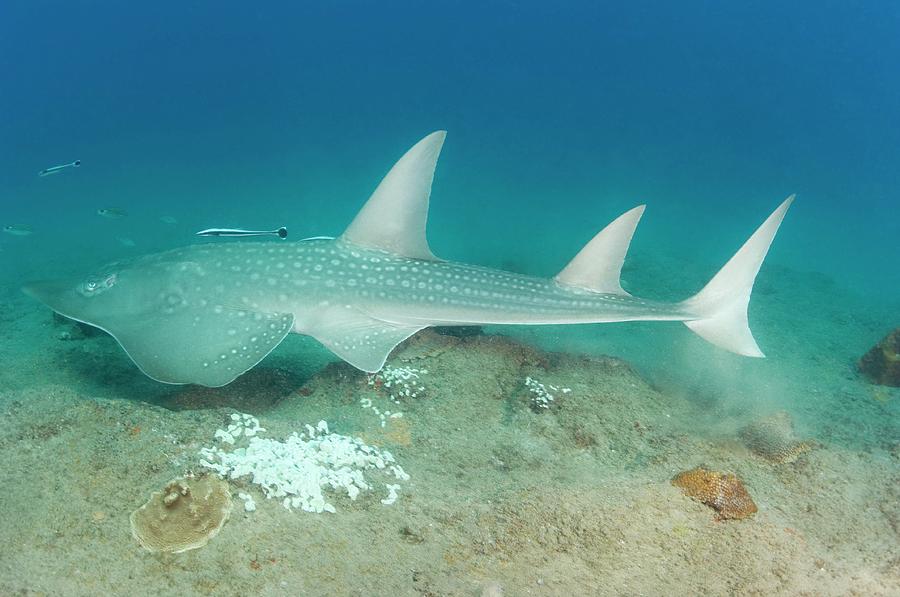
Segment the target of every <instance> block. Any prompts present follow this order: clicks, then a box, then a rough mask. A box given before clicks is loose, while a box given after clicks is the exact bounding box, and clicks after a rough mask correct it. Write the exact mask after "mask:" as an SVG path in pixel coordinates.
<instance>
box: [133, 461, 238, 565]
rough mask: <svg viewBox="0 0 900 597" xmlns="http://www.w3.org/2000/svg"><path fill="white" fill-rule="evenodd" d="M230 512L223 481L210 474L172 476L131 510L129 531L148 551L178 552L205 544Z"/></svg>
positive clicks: (220, 526) (226, 489)
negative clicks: (146, 499) (147, 498)
mask: <svg viewBox="0 0 900 597" xmlns="http://www.w3.org/2000/svg"><path fill="white" fill-rule="evenodd" d="M229 514H231V492H229V491H228V483H226V482H225V481H222V480H221V479H219V478H218V477H214V476H212V475H205V476H201V477H186V478H180V479H174V480H172V481H169V483H168V484H166V486H165V488H164V489H163V490H162V491H157V492H156V493H154V494H153V495H151V496H150V500H149V501H148V502H147V503H146V504H144V505H143V506H141V507H140V508H138V509H137V510H135V511H134V512H132V514H131V533H132V535H134V538H135V539H137V540H138V543H140V544H141V545H142V546H144V547H145V548H147V549H149V550H150V551H167V552H172V553H181V552H183V551H187V550H189V549H197V548H198V547H203V546H204V545H206V543H207V542H208V541H209V540H210V539H211V538H212V537H215V536H216V535H217V534H218V532H219V531H220V530H221V528H222V526H223V525H224V524H225V521H226V520H228V515H229Z"/></svg>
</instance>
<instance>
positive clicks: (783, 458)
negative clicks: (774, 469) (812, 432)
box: [739, 410, 812, 464]
mask: <svg viewBox="0 0 900 597" xmlns="http://www.w3.org/2000/svg"><path fill="white" fill-rule="evenodd" d="M739 435H740V437H741V440H742V441H743V442H744V445H745V446H747V448H748V449H749V450H750V451H751V452H753V453H754V454H756V455H757V456H762V457H763V458H765V459H766V460H771V461H772V462H777V463H779V464H786V463H789V462H794V461H795V460H797V458H798V457H799V456H800V455H801V454H803V453H804V452H807V451H809V450H810V449H812V444H810V442H803V441H798V440H797V438H796V436H795V435H794V423H793V421H791V415H790V414H788V413H787V412H785V411H783V410H782V411H778V412H776V413H774V414H772V415H769V416H768V417H764V418H762V419H759V420H757V421H754V422H753V423H750V424H749V425H747V426H746V427H744V428H743V429H741V431H740V434H739Z"/></svg>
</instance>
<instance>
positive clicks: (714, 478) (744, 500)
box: [672, 466, 756, 520]
mask: <svg viewBox="0 0 900 597" xmlns="http://www.w3.org/2000/svg"><path fill="white" fill-rule="evenodd" d="M672 485H674V486H675V487H680V488H681V490H682V491H683V492H684V494H685V495H686V496H688V497H691V498H694V499H695V500H698V501H699V502H701V503H703V504H706V505H707V506H709V507H710V508H712V509H713V510H715V511H716V512H717V513H718V515H717V517H716V518H718V519H719V520H728V519H733V520H740V519H742V518H747V517H748V516H751V515H752V514H754V513H755V512H756V504H755V503H754V502H753V498H751V497H750V494H749V493H747V489H746V488H745V487H744V484H743V483H742V482H741V480H740V479H738V478H737V476H736V475H733V474H731V473H719V472H716V471H710V470H706V469H705V468H703V467H700V466H698V467H697V468H694V469H691V470H689V471H684V472H682V473H678V474H677V475H675V478H673V479H672Z"/></svg>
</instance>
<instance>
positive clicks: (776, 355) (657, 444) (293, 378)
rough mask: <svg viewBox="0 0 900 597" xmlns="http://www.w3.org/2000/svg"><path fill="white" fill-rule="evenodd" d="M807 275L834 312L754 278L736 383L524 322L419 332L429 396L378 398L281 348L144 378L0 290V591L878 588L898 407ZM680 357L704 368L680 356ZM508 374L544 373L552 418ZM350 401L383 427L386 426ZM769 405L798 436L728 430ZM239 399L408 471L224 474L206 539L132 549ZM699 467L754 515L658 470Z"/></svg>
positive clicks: (891, 579) (278, 426) (830, 297)
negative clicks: (141, 515)
mask: <svg viewBox="0 0 900 597" xmlns="http://www.w3.org/2000/svg"><path fill="white" fill-rule="evenodd" d="M782 275H784V276H787V274H785V273H783V272H782ZM795 282H796V283H797V284H800V283H801V282H802V285H803V286H804V288H806V289H807V291H808V289H809V288H810V280H809V279H806V278H804V279H802V280H800V281H799V282H797V281H796V280H795ZM787 286H788V287H789V286H790V285H787ZM812 286H813V290H814V292H813V297H814V298H813V299H809V300H811V301H814V300H815V296H820V298H821V299H822V304H823V305H824V304H826V303H827V304H829V305H836V304H838V303H840V304H841V311H840V313H839V312H838V309H837V307H836V306H835V307H834V309H835V312H834V313H828V312H826V313H824V314H823V313H822V311H821V309H818V310H814V309H811V308H809V306H808V305H802V304H801V305H799V306H798V305H797V300H796V297H791V296H789V295H786V294H785V292H786V291H780V293H778V292H772V293H767V292H766V289H765V285H763V288H762V292H761V295H762V298H761V306H760V307H759V312H760V313H761V314H762V315H760V319H765V318H767V317H768V318H770V320H769V324H768V325H769V327H768V328H765V329H767V330H768V333H769V343H770V346H771V350H770V353H771V355H772V358H770V359H769V360H768V362H766V363H764V364H762V365H758V366H757V365H753V366H752V367H751V369H750V370H749V372H746V371H745V372H743V373H741V374H734V375H723V373H722V372H723V370H727V371H730V370H731V368H733V367H735V366H739V367H745V366H744V365H733V364H732V363H736V362H738V361H739V360H735V359H733V358H732V357H730V355H729V356H726V357H720V356H718V353H717V352H716V351H715V350H714V349H707V348H706V347H704V346H703V345H702V343H701V342H699V341H697V340H694V339H693V338H691V337H690V336H689V334H688V333H687V332H685V331H683V330H681V329H677V330H676V329H675V328H673V327H664V328H661V330H660V331H654V332H643V333H646V334H660V335H661V339H660V342H661V343H662V345H663V346H667V345H668V344H667V342H669V340H670V339H671V342H672V343H679V342H684V343H686V345H687V346H688V349H687V350H686V351H681V352H679V353H678V354H675V353H674V352H673V354H672V355H671V358H669V359H667V360H663V362H662V365H661V366H660V367H658V368H656V369H653V370H651V369H650V368H649V367H645V366H644V364H643V363H639V361H640V359H631V358H628V360H627V361H626V360H620V359H618V358H611V357H603V356H582V355H581V354H579V352H588V351H587V350H586V348H585V347H586V346H587V345H588V344H589V343H588V340H587V339H586V338H588V334H590V335H596V334H597V333H598V332H597V331H596V330H597V328H596V327H594V326H585V328H583V330H584V331H581V332H574V335H573V336H572V337H571V338H570V339H569V340H568V341H567V342H568V343H569V346H567V347H566V352H565V353H561V352H546V351H544V350H542V349H539V348H536V347H535V346H536V345H538V344H544V345H548V344H549V345H553V346H559V343H558V342H557V343H554V338H549V339H547V338H548V337H544V341H542V340H541V337H539V336H535V335H534V334H536V333H537V334H539V333H540V332H536V331H533V330H512V331H511V332H510V333H512V334H513V335H515V336H517V337H518V339H513V338H511V337H508V336H501V335H496V334H494V333H493V332H495V331H500V330H488V331H489V332H490V333H488V334H473V335H469V336H462V337H461V336H455V335H443V334H438V333H435V332H433V331H426V332H423V333H421V334H419V335H417V336H416V337H415V338H413V339H411V340H410V341H408V342H407V343H406V344H404V345H403V346H401V347H400V348H399V349H398V350H397V351H395V353H394V354H393V355H392V357H391V359H390V361H389V364H390V365H391V366H393V367H410V368H414V369H418V370H427V373H423V374H421V376H420V379H419V381H420V382H421V384H422V386H424V387H425V391H424V392H423V393H421V395H419V396H417V397H415V398H403V399H401V401H400V402H401V404H399V405H397V404H394V403H392V402H390V401H389V399H388V391H387V390H386V389H385V388H384V387H379V385H378V384H376V385H372V384H369V383H368V380H367V377H366V376H365V375H364V374H362V373H360V372H358V371H356V370H354V369H352V368H351V367H349V366H347V365H345V364H343V363H329V362H328V359H329V356H328V355H327V354H326V353H325V352H324V350H322V349H320V348H318V347H317V346H316V345H315V344H314V343H312V342H311V341H305V340H303V339H300V338H291V339H289V341H288V342H286V344H285V345H284V346H282V347H280V348H279V350H277V351H276V352H275V353H274V354H273V355H272V356H270V357H269V358H268V359H266V361H264V363H263V364H262V365H260V366H259V367H258V368H257V369H255V370H253V371H251V372H250V373H248V374H247V375H245V376H244V377H242V378H241V379H239V380H238V381H237V382H235V383H234V384H232V385H230V386H227V387H225V388H220V389H203V388H196V387H173V386H163V385H161V384H156V383H154V382H152V381H150V380H147V379H146V378H144V377H143V376H141V374H140V373H139V372H138V371H137V370H136V369H135V368H134V367H133V365H131V363H130V361H128V359H127V357H126V356H125V355H124V354H123V353H122V352H121V350H120V349H119V348H118V346H117V345H116V344H115V342H114V341H112V339H110V338H108V337H106V336H104V335H98V336H86V337H84V336H82V332H81V330H80V329H79V328H77V327H75V326H73V325H72V324H69V323H65V322H59V321H54V319H53V318H52V317H51V315H50V313H49V312H47V311H46V310H44V309H42V308H41V307H40V306H39V305H37V304H33V303H31V302H28V301H27V299H25V298H20V297H18V296H17V295H14V294H13V293H12V292H11V291H10V293H9V295H8V301H9V305H10V309H9V310H7V311H5V312H4V313H3V315H2V318H0V327H2V336H3V338H4V343H3V346H2V347H0V357H2V360H3V367H2V370H0V421H2V431H0V446H2V449H3V458H2V461H0V485H2V487H3V498H2V501H0V594H3V595H100V594H104V595H192V594H196V595H242V596H243V595H332V596H333V595H360V596H363V595H432V596H438V595H481V594H483V592H484V593H485V594H488V593H489V594H497V593H490V591H496V590H498V588H500V587H502V590H503V594H505V595H662V594H672V595H860V596H863V595H865V596H876V595H898V594H900V548H898V545H900V536H898V535H900V425H898V414H900V413H898V410H900V406H898V405H900V400H897V397H898V391H897V390H896V389H888V388H876V387H873V386H870V385H868V384H867V383H866V382H865V381H864V380H862V379H860V378H859V377H858V376H857V375H856V374H855V372H854V370H853V357H852V355H854V354H861V352H862V351H863V350H864V349H865V348H866V347H867V344H869V343H871V342H873V341H875V340H877V339H878V337H879V336H880V335H882V334H883V333H886V332H887V331H889V329H890V327H891V325H896V324H897V322H890V321H883V320H880V319H878V317H877V316H876V314H874V313H872V312H868V314H867V315H865V316H862V315H860V316H858V317H851V316H847V315H846V313H847V311H848V305H847V301H844V302H843V303H841V301H836V300H835V299H834V292H835V291H834V289H833V288H830V287H828V285H827V284H826V283H824V282H822V287H820V288H818V289H816V288H815V284H813V285H812ZM781 287H782V288H784V286H783V285H782V286H781ZM816 293H818V294H816ZM848 300H849V299H848ZM849 308H850V309H852V308H854V305H852V303H851V305H850V307H849ZM841 313H843V315H841ZM754 315H756V313H754ZM629 329H630V328H624V332H622V331H620V332H614V333H613V334H615V333H619V334H620V335H622V334H624V333H625V332H628V330H629ZM773 330H774V331H773ZM842 337H843V338H852V340H849V341H847V340H841V338H842ZM523 338H524V341H523ZM578 338H584V339H585V340H584V342H583V345H581V344H579V340H578ZM610 338H611V339H609V341H610V342H613V341H614V340H615V335H613V336H611V337H610ZM772 345H774V346H772ZM623 347H624V348H623V351H624V353H625V354H626V356H627V354H628V346H627V345H623ZM582 348H585V350H579V349H582ZM698 355H701V356H699V357H698ZM702 355H706V356H705V358H704V357H703V356H702ZM689 358H700V359H701V360H703V362H702V363H698V365H697V366H696V367H695V368H692V369H691V371H687V370H686V364H685V363H687V362H688V361H687V359H689ZM720 358H721V359H723V360H718V359H720ZM635 362H637V364H635ZM753 367H757V368H753ZM528 377H531V378H533V379H535V380H538V381H539V382H540V383H543V384H544V385H545V386H546V387H550V386H554V387H555V388H559V390H554V391H553V393H554V400H553V401H552V403H550V404H549V407H548V408H542V407H541V405H540V404H537V403H535V401H534V394H533V393H531V392H530V391H529V390H528V388H527V387H526V385H525V380H526V378H528ZM698 379H702V380H705V381H698ZM723 379H726V380H727V383H723V382H722V380H723ZM562 388H566V389H568V390H570V391H568V392H563V391H562ZM748 396H750V397H751V398H752V396H764V398H759V399H757V400H753V399H751V398H748ZM363 398H368V399H370V400H371V401H372V403H373V404H375V405H376V406H378V407H379V408H380V409H381V410H382V411H383V410H386V409H393V410H394V411H402V412H403V417H402V418H396V419H390V418H389V419H388V420H387V422H386V424H385V426H384V427H382V426H381V423H380V419H379V417H378V416H377V415H376V414H375V413H374V411H373V410H372V409H367V408H363V407H362V406H361V405H360V400H361V399H363ZM777 410H787V411H789V412H790V413H791V415H792V416H793V419H794V421H795V423H796V428H797V429H796V430H797V434H798V437H802V438H804V439H808V440H810V441H811V442H812V445H813V449H811V450H810V451H808V452H805V453H803V454H802V455H801V456H800V457H799V458H798V459H797V460H796V461H794V462H791V463H786V464H778V463H775V462H772V461H770V460H767V459H765V458H762V457H760V456H759V455H757V454H754V453H753V452H752V451H751V450H749V449H748V447H747V446H746V445H745V444H744V443H743V442H742V441H741V438H740V435H739V433H738V430H739V429H740V428H742V427H743V426H744V425H746V424H747V423H749V422H751V421H754V420H758V419H759V418H760V417H763V416H766V415H767V414H770V413H771V412H775V411H777ZM234 412H243V413H249V414H252V415H254V416H256V417H258V418H259V420H260V423H261V424H262V425H263V427H265V428H267V430H268V431H267V437H272V438H283V437H286V436H287V435H289V434H290V433H291V432H293V431H300V430H302V428H303V425H304V424H313V425H315V424H316V422H318V421H320V420H325V421H327V422H328V423H329V425H330V427H331V429H332V430H333V431H336V432H338V433H341V434H345V435H350V436H354V437H360V438H362V439H363V440H364V441H365V442H367V443H368V444H370V445H374V446H378V447H380V448H383V449H388V450H390V451H391V452H392V453H393V454H394V456H395V457H396V459H397V461H398V462H399V463H400V464H402V466H403V468H404V469H405V470H406V472H408V473H409V474H410V476H411V479H410V480H409V481H408V482H405V483H403V484H402V487H401V489H400V492H399V498H398V500H397V501H396V503H394V504H392V505H383V504H382V503H381V499H382V498H383V497H384V495H383V494H384V492H383V491H381V490H377V491H376V490H373V491H371V492H364V493H363V494H362V495H361V496H360V497H359V498H357V499H356V500H350V499H348V498H347V497H346V496H340V495H334V496H332V498H331V499H332V502H333V503H334V505H335V506H336V509H337V512H336V513H334V514H328V513H324V514H311V513H307V512H303V511H299V510H288V509H286V508H284V507H283V506H282V504H281V503H280V502H279V501H276V500H267V499H265V497H264V496H263V495H262V493H261V492H260V491H259V490H258V488H256V487H255V486H253V485H252V484H250V483H249V481H248V480H246V479H245V480H237V481H231V484H232V492H233V493H234V494H235V495H236V494H237V492H246V493H249V494H251V495H252V496H253V497H254V498H255V500H256V502H257V504H258V508H257V510H256V511H254V512H246V511H244V508H243V502H242V501H240V500H238V499H237V498H235V505H234V512H233V514H232V516H231V518H230V520H229V521H228V522H227V523H226V524H225V526H224V528H223V529H222V531H221V533H220V534H219V535H218V536H216V537H214V538H213V539H212V540H211V541H210V542H209V544H208V545H206V546H205V547H203V548H200V549H197V550H193V551H189V552H185V553H182V554H177V555H172V554H154V553H150V552H148V551H146V550H144V549H143V548H142V547H140V546H139V545H138V543H137V542H136V541H135V540H134V538H133V537H132V536H131V531H130V528H129V515H130V514H131V512H132V511H133V510H134V509H136V508H138V507H139V506H141V505H142V504H143V503H144V502H145V501H146V500H147V499H148V498H149V496H150V494H151V493H152V492H154V491H158V490H159V489H161V488H162V487H163V486H164V485H165V484H166V482H167V481H169V480H170V479H172V478H175V477H178V476H181V475H183V474H184V473H185V472H187V471H199V470H200V466H199V460H200V456H199V450H200V449H201V448H202V447H203V446H210V445H214V443H215V442H214V440H213V435H214V433H215V431H216V430H217V429H220V428H222V427H224V426H225V425H227V423H228V421H229V417H230V415H231V414H232V413H234ZM699 465H703V466H706V467H708V468H710V469H714V470H721V471H727V472H733V473H735V474H736V475H738V477H740V478H741V479H742V480H743V482H744V484H745V486H746V488H747V490H748V491H749V493H750V495H751V496H752V497H753V499H754V501H755V502H756V504H757V506H758V508H759V511H758V512H757V513H756V514H755V515H753V516H751V517H749V518H746V519H743V520H728V521H719V520H717V517H716V513H715V511H713V510H712V509H711V508H709V507H707V506H706V505H703V504H701V503H699V502H697V501H695V500H693V499H690V498H688V497H686V496H684V495H683V494H682V492H681V491H680V490H679V489H678V488H676V487H674V486H673V485H672V484H671V479H672V477H673V476H674V475H676V474H677V473H679V472H681V471H684V470H687V469H690V468H693V467H696V466H699Z"/></svg>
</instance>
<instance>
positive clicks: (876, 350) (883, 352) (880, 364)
mask: <svg viewBox="0 0 900 597" xmlns="http://www.w3.org/2000/svg"><path fill="white" fill-rule="evenodd" d="M857 366H858V367H859V371H860V373H862V374H863V375H864V376H865V377H866V378H867V379H868V380H869V381H871V382H872V383H874V384H878V385H882V386H893V387H900V328H897V329H895V330H894V331H893V332H891V333H890V334H888V335H887V336H885V337H884V338H883V339H882V340H881V342H879V343H878V344H876V345H875V346H873V347H872V349H871V350H869V352H867V353H866V354H864V355H863V357H862V358H861V359H860V360H859V363H858V365H857Z"/></svg>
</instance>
